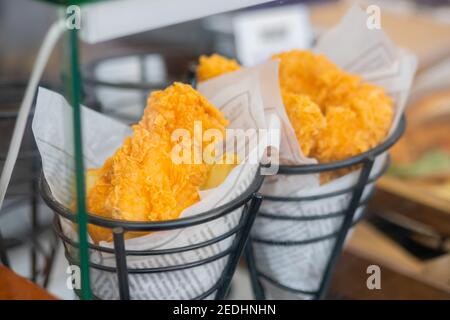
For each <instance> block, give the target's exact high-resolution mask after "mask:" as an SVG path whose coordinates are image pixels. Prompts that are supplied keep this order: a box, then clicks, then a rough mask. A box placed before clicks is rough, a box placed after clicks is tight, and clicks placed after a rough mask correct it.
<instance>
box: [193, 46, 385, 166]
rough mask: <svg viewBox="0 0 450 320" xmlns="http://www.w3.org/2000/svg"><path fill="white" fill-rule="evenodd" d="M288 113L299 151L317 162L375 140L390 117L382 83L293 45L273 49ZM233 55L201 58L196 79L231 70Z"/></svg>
mask: <svg viewBox="0 0 450 320" xmlns="http://www.w3.org/2000/svg"><path fill="white" fill-rule="evenodd" d="M272 59H277V60H280V68H279V82H280V88H281V92H282V98H283V103H284V106H285V109H286V113H287V115H288V117H289V120H290V122H291V124H292V126H293V128H294V131H295V134H296V137H297V140H298V142H299V144H300V147H301V149H302V152H303V153H304V154H305V155H306V156H308V157H312V158H316V159H317V160H318V161H319V162H321V163H323V162H330V161H337V160H343V159H345V158H348V157H352V156H355V155H357V154H359V153H361V152H365V151H367V150H369V149H371V148H373V147H375V146H376V145H378V144H379V143H380V142H381V141H382V140H383V139H384V138H385V136H386V135H387V133H388V130H389V127H390V125H391V122H392V119H393V115H394V112H393V107H392V105H393V102H392V100H391V99H390V98H389V96H388V95H386V93H385V92H384V90H383V88H381V87H379V86H376V85H372V84H368V83H366V82H364V81H363V80H362V79H361V78H360V77H358V76H356V75H352V74H349V73H346V72H344V71H343V70H341V69H340V68H339V67H338V66H337V65H335V64H334V63H333V62H331V61H330V60H328V59H327V58H326V57H325V56H323V55H316V54H314V53H312V52H310V51H303V50H291V51H286V52H283V53H280V54H276V55H274V56H273V57H272ZM237 68H239V65H237V63H236V62H235V61H234V60H229V59H227V58H224V57H221V56H219V55H213V56H211V57H209V58H208V57H201V58H200V61H199V67H198V70H197V77H198V79H199V80H200V81H203V80H205V79H209V78H211V77H214V76H218V75H220V74H222V73H225V72H229V71H234V70H236V69H237Z"/></svg>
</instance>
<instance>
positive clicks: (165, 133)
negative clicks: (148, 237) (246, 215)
mask: <svg viewBox="0 0 450 320" xmlns="http://www.w3.org/2000/svg"><path fill="white" fill-rule="evenodd" d="M195 121H199V122H201V125H202V129H203V130H208V129H217V130H220V132H222V133H224V131H225V127H226V126H227V125H228V121H227V120H226V119H225V117H224V116H223V114H222V113H221V112H220V111H219V110H218V109H216V108H215V107H214V106H213V105H211V104H210V103H209V102H208V101H207V100H206V99H205V98H204V97H202V96H201V95H200V94H199V93H198V92H197V91H196V90H194V89H193V88H192V87H190V86H189V85H186V84H181V83H175V84H173V85H172V86H170V87H168V88H167V89H165V90H163V91H156V92H153V93H152V94H151V96H150V97H149V99H148V101H147V107H146V109H145V111H144V116H143V118H142V120H141V121H140V122H139V123H138V124H136V125H134V126H133V134H132V135H131V136H130V137H128V138H127V139H126V140H125V141H124V143H123V145H122V146H121V147H120V148H119V149H118V150H117V151H116V152H115V154H114V155H113V156H112V157H110V158H109V159H107V160H106V162H105V164H104V165H103V167H101V168H100V169H97V170H95V171H92V172H91V175H94V176H95V183H94V184H93V186H92V185H91V186H89V188H88V192H87V206H88V210H89V211H90V212H92V213H95V214H98V215H101V216H104V217H110V218H114V219H121V220H127V221H162V220H170V219H176V218H178V217H179V215H180V213H181V212H182V211H183V210H184V209H185V208H187V207H189V206H190V205H192V204H194V203H195V202H197V201H198V200H199V195H198V190H199V188H200V187H201V186H202V185H203V184H205V182H206V181H207V179H208V175H209V171H210V169H211V167H212V166H213V165H211V164H206V163H204V162H203V161H202V158H201V154H200V162H199V163H197V164H196V163H193V164H186V163H176V162H174V161H173V159H172V153H171V152H172V150H173V148H174V147H175V145H176V144H179V143H180V142H181V140H182V138H180V139H181V140H180V139H178V140H174V141H173V140H172V133H173V132H174V130H175V129H184V130H187V132H189V134H190V137H192V139H193V140H194V139H197V143H201V144H202V145H203V147H205V146H206V145H207V144H208V143H209V142H204V141H203V139H202V137H196V136H194V122H195ZM192 144H194V143H193V141H192ZM191 151H192V154H191V160H192V161H191V162H194V153H196V152H198V150H194V149H193V148H192V149H191ZM88 176H89V172H88ZM91 184H92V182H91ZM89 231H90V235H91V237H92V238H93V239H94V241H95V242H98V241H101V240H107V241H108V240H111V234H110V232H109V231H108V230H105V229H102V228H98V227H95V226H92V225H90V226H89Z"/></svg>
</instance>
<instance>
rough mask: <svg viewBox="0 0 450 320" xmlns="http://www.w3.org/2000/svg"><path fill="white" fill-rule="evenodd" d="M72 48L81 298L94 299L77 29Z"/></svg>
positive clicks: (70, 31)
mask: <svg viewBox="0 0 450 320" xmlns="http://www.w3.org/2000/svg"><path fill="white" fill-rule="evenodd" d="M69 37H70V38H69V48H70V75H71V77H70V82H71V90H70V91H71V99H72V101H71V102H72V107H73V136H74V148H75V176H76V191H77V213H78V233H79V241H80V248H79V253H80V270H81V298H82V299H83V300H90V299H92V292H91V284H90V276H89V249H88V237H87V214H86V198H85V184H84V164H83V143H82V134H81V132H82V131H81V108H80V102H81V98H80V96H81V79H80V66H79V57H78V32H77V30H76V29H72V30H69Z"/></svg>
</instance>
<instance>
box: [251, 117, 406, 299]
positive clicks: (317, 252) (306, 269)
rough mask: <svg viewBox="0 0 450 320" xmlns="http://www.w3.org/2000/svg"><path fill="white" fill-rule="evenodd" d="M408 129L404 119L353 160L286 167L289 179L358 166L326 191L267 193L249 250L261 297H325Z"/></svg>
mask: <svg viewBox="0 0 450 320" xmlns="http://www.w3.org/2000/svg"><path fill="white" fill-rule="evenodd" d="M404 129H405V119H404V117H402V118H401V120H400V123H399V125H398V126H397V128H396V130H395V131H394V132H393V134H391V135H390V137H389V138H388V139H387V140H386V141H385V142H384V143H382V144H380V145H379V146H377V147H375V148H374V149H371V150H369V151H367V152H365V153H362V154H360V155H357V156H355V157H352V158H350V159H346V160H343V161H338V162H333V163H324V164H314V165H302V166H280V169H279V171H278V174H277V176H278V177H279V176H280V175H281V176H282V177H283V178H285V179H292V178H293V179H304V178H306V177H307V176H308V175H309V176H310V175H312V174H321V173H324V172H335V171H336V170H354V175H353V179H347V178H348V177H346V179H347V180H346V181H345V182H344V181H341V183H339V184H335V186H336V188H332V187H331V188H329V189H328V190H327V191H326V192H323V191H324V190H323V189H322V191H321V192H319V193H317V192H316V193H314V192H309V191H311V190H306V189H305V190H300V191H297V192H294V193H292V194H289V193H288V192H287V194H286V193H285V194H286V196H282V195H280V194H277V195H270V194H266V193H264V192H263V191H262V193H263V204H262V206H261V209H260V212H259V213H258V217H257V219H256V221H255V225H254V227H253V230H252V234H251V237H250V241H249V244H248V245H247V248H246V259H247V263H248V268H249V271H250V277H251V282H252V287H253V292H254V295H255V298H256V299H258V300H260V299H322V298H324V296H325V294H326V292H327V288H328V285H329V282H330V279H331V275H332V272H333V270H334V267H335V265H336V262H337V260H338V258H339V256H340V254H341V251H342V248H343V246H344V243H345V240H346V237H347V235H348V233H349V231H350V230H351V228H352V227H353V226H354V225H355V224H356V223H358V222H359V221H360V220H361V219H362V218H363V215H364V210H365V207H366V205H367V202H368V201H369V200H370V198H371V195H372V193H373V191H374V183H375V182H376V180H377V179H378V178H380V177H381V176H382V175H383V173H384V172H385V171H386V170H387V168H388V165H389V156H388V154H387V153H386V151H387V150H388V149H389V148H390V147H391V146H392V145H394V144H395V142H396V141H397V140H398V139H399V138H400V137H401V135H402V133H403V131H404ZM356 166H358V167H356ZM356 168H360V169H359V170H358V171H355V170H356ZM358 172H359V173H358ZM266 181H267V180H266ZM297 181H299V180H297ZM330 185H331V184H330ZM318 208H319V209H318Z"/></svg>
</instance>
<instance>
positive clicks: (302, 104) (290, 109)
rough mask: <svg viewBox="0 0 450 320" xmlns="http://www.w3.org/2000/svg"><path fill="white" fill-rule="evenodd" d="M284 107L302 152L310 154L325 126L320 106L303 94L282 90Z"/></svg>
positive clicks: (306, 154)
mask: <svg viewBox="0 0 450 320" xmlns="http://www.w3.org/2000/svg"><path fill="white" fill-rule="evenodd" d="M282 96H283V102H284V107H285V109H286V113H287V115H288V117H289V120H290V121H291V124H292V127H293V128H294V131H295V136H296V137H297V140H298V141H299V142H300V141H301V144H300V147H301V148H302V151H303V154H304V155H305V156H307V157H309V156H311V152H313V151H314V150H315V148H316V146H317V142H318V138H319V134H320V132H321V130H322V129H323V128H325V126H326V120H325V117H324V116H323V114H322V112H321V111H320V108H319V106H318V105H317V104H315V103H314V102H313V101H312V100H311V98H310V97H309V96H307V95H304V94H297V93H291V92H289V91H282Z"/></svg>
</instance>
